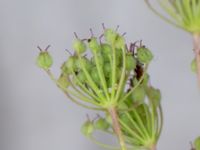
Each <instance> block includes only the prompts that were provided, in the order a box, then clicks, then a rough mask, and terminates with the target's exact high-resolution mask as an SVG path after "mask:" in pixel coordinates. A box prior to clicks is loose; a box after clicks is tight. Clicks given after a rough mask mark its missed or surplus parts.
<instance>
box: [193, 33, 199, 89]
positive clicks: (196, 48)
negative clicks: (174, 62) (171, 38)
mask: <svg viewBox="0 0 200 150" xmlns="http://www.w3.org/2000/svg"><path fill="white" fill-rule="evenodd" d="M193 44H194V53H195V59H196V64H197V78H198V84H199V86H200V34H193Z"/></svg>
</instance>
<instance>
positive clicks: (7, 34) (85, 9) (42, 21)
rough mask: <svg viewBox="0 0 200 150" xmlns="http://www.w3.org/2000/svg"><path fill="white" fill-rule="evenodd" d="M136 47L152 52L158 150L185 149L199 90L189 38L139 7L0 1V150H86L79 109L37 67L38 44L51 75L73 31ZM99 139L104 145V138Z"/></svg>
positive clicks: (91, 0) (107, 2)
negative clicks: (158, 97)
mask: <svg viewBox="0 0 200 150" xmlns="http://www.w3.org/2000/svg"><path fill="white" fill-rule="evenodd" d="M103 22H104V23H105V25H106V26H107V27H112V28H115V27H116V26H117V25H120V32H122V33H123V32H127V35H126V38H127V39H128V40H127V41H128V42H130V41H136V40H141V39H142V40H143V42H144V44H146V45H147V46H148V47H149V48H150V49H151V50H152V52H153V53H154V55H155V57H154V60H153V62H152V64H151V66H150V69H149V72H150V74H151V83H152V84H153V85H154V86H156V87H158V88H160V89H161V91H162V96H163V98H162V105H163V108H164V116H165V124H164V130H163V132H162V136H161V139H160V141H159V144H158V150H169V149H170V150H189V149H190V145H189V142H190V141H191V140H193V139H194V138H195V137H196V136H197V135H200V117H199V113H200V109H199V108H200V94H199V93H200V91H199V90H198V87H197V84H196V76H195V75H194V74H193V73H191V71H190V62H191V60H192V58H193V53H192V41H191V36H190V35H189V34H188V33H185V32H183V31H181V30H178V29H176V28H174V27H172V26H170V25H168V24H166V23H165V22H163V21H162V20H160V19H159V18H158V17H156V16H155V15H154V14H152V12H151V11H150V10H149V9H147V7H146V5H145V4H144V2H143V1H142V0H123V1H122V0H32V1H31V0H0V150H87V149H91V150H92V149H93V150H94V149H95V150H100V149H102V148H100V147H98V146H96V145H95V144H93V143H92V142H90V141H89V140H88V139H86V138H85V137H84V136H82V134H81V133H80V126H81V125H82V123H83V121H84V120H85V119H86V117H85V114H86V113H91V111H88V110H85V109H83V108H81V107H79V106H76V105H75V104H73V103H71V102H70V101H69V100H68V99H67V98H66V97H65V96H64V95H63V94H62V93H61V92H60V91H59V90H58V89H57V87H56V86H55V85H54V84H53V83H52V82H51V81H50V79H49V78H48V77H47V75H46V74H45V73H44V72H43V71H42V70H40V69H39V68H37V67H36V65H35V58H36V56H37V54H38V50H37V48H36V46H37V45H40V46H41V47H45V46H46V45H48V44H51V45H52V47H51V49H50V52H51V53H52V54H53V56H54V60H55V65H54V67H53V71H54V72H55V74H58V72H59V69H58V68H59V66H60V64H61V62H62V61H64V60H65V59H66V58H67V56H68V54H67V53H66V52H65V49H66V48H68V49H71V44H72V41H73V39H74V37H73V32H74V31H76V32H77V33H78V34H79V36H80V37H83V38H84V37H88V36H89V28H93V30H94V32H95V33H98V34H99V33H100V32H102V28H101V23H103ZM100 139H101V140H102V141H104V142H107V143H109V141H112V140H111V139H110V138H109V137H106V138H105V137H104V135H102V134H101V136H100Z"/></svg>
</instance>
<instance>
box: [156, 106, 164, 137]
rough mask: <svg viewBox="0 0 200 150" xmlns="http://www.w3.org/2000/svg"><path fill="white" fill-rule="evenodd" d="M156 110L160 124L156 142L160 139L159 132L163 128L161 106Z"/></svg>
mask: <svg viewBox="0 0 200 150" xmlns="http://www.w3.org/2000/svg"><path fill="white" fill-rule="evenodd" d="M158 109H159V115H160V117H159V119H160V124H159V129H158V134H157V137H156V138H157V139H156V140H158V139H159V138H160V134H161V131H162V128H163V110H162V107H161V105H159V107H158Z"/></svg>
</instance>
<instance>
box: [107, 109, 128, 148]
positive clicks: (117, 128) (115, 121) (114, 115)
mask: <svg viewBox="0 0 200 150" xmlns="http://www.w3.org/2000/svg"><path fill="white" fill-rule="evenodd" d="M108 111H109V113H110V116H111V117H112V123H113V128H114V131H115V134H116V135H117V137H118V139H119V143H120V146H121V150H127V148H126V144H125V142H124V138H123V135H122V132H121V127H120V124H119V119H118V114H117V111H116V108H115V107H111V108H110V109H109V110H108Z"/></svg>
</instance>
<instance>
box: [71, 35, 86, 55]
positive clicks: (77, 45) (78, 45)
mask: <svg viewBox="0 0 200 150" xmlns="http://www.w3.org/2000/svg"><path fill="white" fill-rule="evenodd" d="M73 49H74V50H75V51H76V52H77V53H78V54H82V53H84V52H85V51H86V45H85V43H84V42H83V41H81V40H79V39H76V40H75V41H74V43H73Z"/></svg>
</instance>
